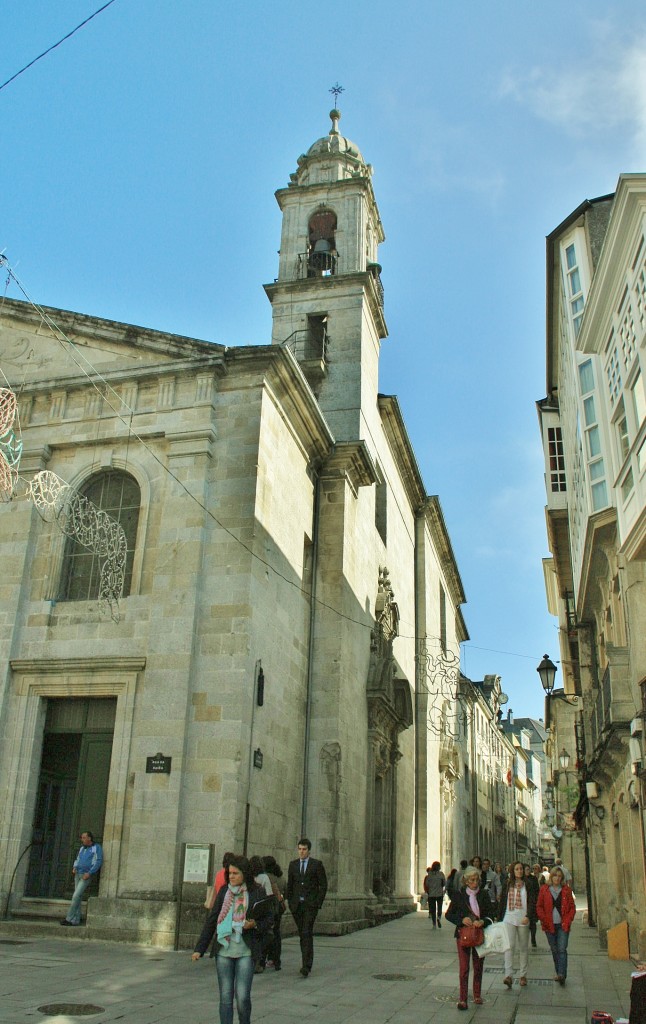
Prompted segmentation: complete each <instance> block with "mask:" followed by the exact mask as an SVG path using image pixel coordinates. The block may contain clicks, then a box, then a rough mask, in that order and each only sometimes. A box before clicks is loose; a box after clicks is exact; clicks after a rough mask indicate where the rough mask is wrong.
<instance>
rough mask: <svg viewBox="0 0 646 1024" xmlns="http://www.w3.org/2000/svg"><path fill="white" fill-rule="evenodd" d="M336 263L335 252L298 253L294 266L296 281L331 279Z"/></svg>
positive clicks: (335, 270)
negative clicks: (320, 278) (317, 278)
mask: <svg viewBox="0 0 646 1024" xmlns="http://www.w3.org/2000/svg"><path fill="white" fill-rule="evenodd" d="M338 261H339V257H338V256H337V254H336V253H335V252H300V253H299V254H298V256H297V264H296V272H297V276H298V279H299V280H300V281H302V280H304V279H305V278H308V277H332V276H333V275H334V274H336V273H337V266H338Z"/></svg>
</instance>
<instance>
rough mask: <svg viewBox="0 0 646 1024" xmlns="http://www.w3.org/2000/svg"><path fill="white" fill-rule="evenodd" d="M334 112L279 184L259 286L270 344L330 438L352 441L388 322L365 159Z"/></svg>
mask: <svg viewBox="0 0 646 1024" xmlns="http://www.w3.org/2000/svg"><path fill="white" fill-rule="evenodd" d="M340 117H341V114H340V113H339V111H338V110H336V109H335V110H332V111H331V112H330V119H331V121H332V127H331V128H330V131H329V134H328V135H326V136H324V137H323V138H322V139H319V140H318V141H317V142H315V143H314V145H312V146H310V148H309V149H308V151H307V153H305V154H304V155H302V156H300V157H299V158H298V161H297V169H296V171H295V172H294V173H293V174H292V175H291V176H290V182H289V185H288V186H287V188H282V189H279V190H278V192H276V199H277V201H278V205H279V206H280V209H281V211H282V214H283V222H282V233H281V243H280V261H279V265H278V277H277V278H276V280H275V281H274V283H273V284H269V285H265V291H266V293H267V296H268V298H269V301H270V302H271V304H272V318H273V323H272V344H274V345H285V346H286V347H287V348H289V349H290V351H291V352H292V354H293V355H294V357H295V358H296V359H297V361H298V362H299V363H300V365H301V368H302V370H303V372H304V374H305V376H306V377H307V380H308V382H309V384H310V387H311V388H312V390H313V391H314V393H315V394H316V396H317V398H318V401H319V404H320V406H321V408H322V410H323V412H324V413H325V416H326V418H327V420H328V422H329V424H330V427H331V428H332V431H333V433H334V435H335V437H336V439H337V441H350V440H358V439H360V438H363V437H365V436H366V435H367V433H368V431H367V429H366V424H365V418H366V413H367V410H368V408H370V409H371V410H373V409H374V410H376V404H377V391H378V364H379V349H380V344H381V339H382V338H385V337H387V334H388V331H387V329H386V322H385V319H384V311H383V288H382V285H381V277H380V272H381V267H380V266H379V263H378V262H377V250H378V246H379V243H380V242H383V240H384V232H383V228H382V225H381V219H380V216H379V210H378V208H377V202H376V200H375V195H374V192H373V188H372V167H371V166H370V164H367V163H366V162H365V161H364V159H363V157H362V155H361V153H360V151H359V149H358V148H357V146H355V144H354V143H353V142H351V141H350V140H349V139H346V138H345V137H344V136H343V135H341V134H340V132H339V120H340ZM370 415H372V413H368V416H370Z"/></svg>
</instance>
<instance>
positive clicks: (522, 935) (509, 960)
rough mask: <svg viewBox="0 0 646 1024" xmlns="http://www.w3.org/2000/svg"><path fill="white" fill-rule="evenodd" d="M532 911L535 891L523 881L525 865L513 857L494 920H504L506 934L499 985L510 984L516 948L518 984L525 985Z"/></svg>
mask: <svg viewBox="0 0 646 1024" xmlns="http://www.w3.org/2000/svg"><path fill="white" fill-rule="evenodd" d="M535 914H536V896H535V890H534V889H533V888H532V889H531V890H530V889H528V887H527V886H526V884H525V868H524V867H523V864H522V862H521V861H519V860H517V861H515V862H514V863H513V864H512V865H511V877H510V878H509V881H508V882H507V883H505V885H504V886H503V890H502V893H501V896H500V909H499V914H498V919H499V920H500V921H504V923H505V924H506V926H507V933H508V935H509V949H508V950H506V951H505V977H504V978H503V985H506V986H507V988H511V986H512V985H513V983H514V982H513V977H512V974H513V960H514V954H515V952H516V949H518V951H519V970H518V973H519V975H520V984H521V986H522V987H523V988H524V987H525V985H526V984H527V965H528V959H529V957H528V953H529V922H530V919H531V917H533V916H534V915H535Z"/></svg>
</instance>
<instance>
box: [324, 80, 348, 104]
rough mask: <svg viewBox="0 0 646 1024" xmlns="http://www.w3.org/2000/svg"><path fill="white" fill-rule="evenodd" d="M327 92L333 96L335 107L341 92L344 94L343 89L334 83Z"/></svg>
mask: <svg viewBox="0 0 646 1024" xmlns="http://www.w3.org/2000/svg"><path fill="white" fill-rule="evenodd" d="M328 92H331V93H332V95H333V96H334V106H335V107H336V105H337V103H338V102H339V96H340V95H341V93H342V92H345V89H344V88H343V86H342V85H339V83H338V82H336V84H335V85H333V86H332V88H331V89H328Z"/></svg>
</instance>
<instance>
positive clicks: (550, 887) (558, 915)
mask: <svg viewBox="0 0 646 1024" xmlns="http://www.w3.org/2000/svg"><path fill="white" fill-rule="evenodd" d="M536 913H537V914H538V920H539V921H540V922H541V927H542V929H543V931H544V932H545V935H546V937H547V941H548V943H549V947H550V949H551V951H552V958H553V960H554V967H555V968H556V977H555V978H554V981H558V983H559V985H565V979H566V978H567V944H568V939H569V937H570V928H571V927H572V922H573V921H574V917H575V915H576V907H575V905H574V896H573V894H572V890H571V889H570V886H569V885H566V884H565V879H564V877H563V872H562V871H561V869H560V868H552V870H551V871H550V880H549V882H548V884H547V885H542V886H541V888H540V891H539V894H538V901H537V903H536Z"/></svg>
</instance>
